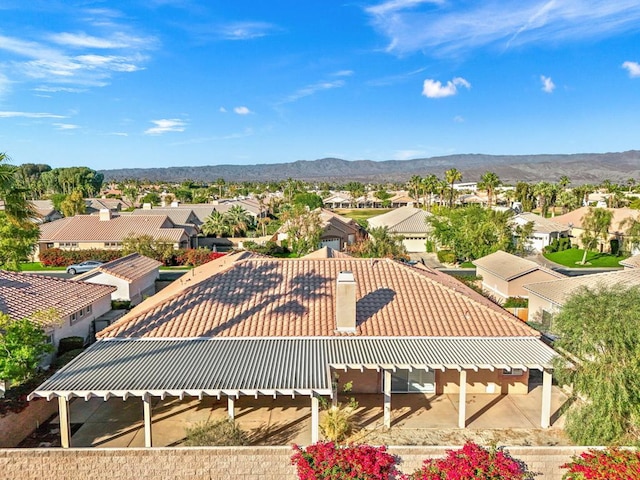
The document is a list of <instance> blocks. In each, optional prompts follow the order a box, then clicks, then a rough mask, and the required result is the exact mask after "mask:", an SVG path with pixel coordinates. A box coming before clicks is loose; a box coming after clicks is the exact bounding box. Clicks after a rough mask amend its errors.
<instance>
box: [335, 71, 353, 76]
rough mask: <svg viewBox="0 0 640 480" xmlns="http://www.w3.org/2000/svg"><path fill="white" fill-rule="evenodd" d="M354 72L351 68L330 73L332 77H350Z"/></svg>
mask: <svg viewBox="0 0 640 480" xmlns="http://www.w3.org/2000/svg"><path fill="white" fill-rule="evenodd" d="M353 74H354V71H353V70H339V71H337V72H335V73H333V74H332V75H333V76H334V77H350V76H352V75H353Z"/></svg>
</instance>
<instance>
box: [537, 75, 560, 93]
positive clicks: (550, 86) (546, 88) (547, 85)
mask: <svg viewBox="0 0 640 480" xmlns="http://www.w3.org/2000/svg"><path fill="white" fill-rule="evenodd" d="M540 81H541V82H542V91H543V92H546V93H553V91H554V90H555V89H556V84H555V83H553V80H551V77H545V76H544V75H540Z"/></svg>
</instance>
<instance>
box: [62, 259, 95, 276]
mask: <svg viewBox="0 0 640 480" xmlns="http://www.w3.org/2000/svg"><path fill="white" fill-rule="evenodd" d="M100 265H102V262H98V261H97V260H87V261H86V262H82V263H75V264H73V265H69V266H68V267H67V273H70V274H71V275H75V274H76V273H84V272H88V271H89V270H93V269H94V268H97V267H99V266H100Z"/></svg>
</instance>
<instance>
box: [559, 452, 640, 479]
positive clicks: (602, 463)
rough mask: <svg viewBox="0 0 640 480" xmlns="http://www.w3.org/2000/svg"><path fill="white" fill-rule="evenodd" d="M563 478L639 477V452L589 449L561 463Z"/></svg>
mask: <svg viewBox="0 0 640 480" xmlns="http://www.w3.org/2000/svg"><path fill="white" fill-rule="evenodd" d="M562 468H566V469H568V472H567V473H565V474H564V476H563V477H562V478H563V479H565V480H628V479H633V478H640V452H638V451H636V450H620V449H619V448H615V447H613V448H607V449H606V450H589V451H587V452H583V453H582V454H581V455H580V456H574V457H573V458H572V459H571V462H569V463H565V464H564V465H562Z"/></svg>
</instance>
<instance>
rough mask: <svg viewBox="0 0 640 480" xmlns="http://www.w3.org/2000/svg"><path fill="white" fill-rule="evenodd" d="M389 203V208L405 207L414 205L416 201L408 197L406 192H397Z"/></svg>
mask: <svg viewBox="0 0 640 480" xmlns="http://www.w3.org/2000/svg"><path fill="white" fill-rule="evenodd" d="M389 201H390V202H391V208H400V207H407V206H413V205H415V204H416V200H415V199H414V198H413V197H410V196H409V195H408V194H407V192H397V193H396V194H395V195H394V196H393V197H391V198H390V199H389Z"/></svg>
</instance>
